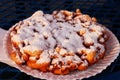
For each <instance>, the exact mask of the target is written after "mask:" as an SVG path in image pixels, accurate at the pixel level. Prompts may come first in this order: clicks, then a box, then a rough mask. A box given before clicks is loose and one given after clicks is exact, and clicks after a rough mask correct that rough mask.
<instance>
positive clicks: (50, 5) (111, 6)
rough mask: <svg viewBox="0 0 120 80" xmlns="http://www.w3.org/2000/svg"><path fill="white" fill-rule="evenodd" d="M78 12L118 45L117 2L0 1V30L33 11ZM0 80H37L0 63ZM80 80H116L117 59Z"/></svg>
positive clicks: (118, 73)
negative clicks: (113, 37) (93, 19)
mask: <svg viewBox="0 0 120 80" xmlns="http://www.w3.org/2000/svg"><path fill="white" fill-rule="evenodd" d="M77 8H79V9H81V11H82V12H83V13H85V14H89V15H90V16H94V17H96V18H97V20H98V22H99V23H101V24H103V25H105V26H106V27H107V28H109V29H110V30H111V31H112V32H113V33H114V34H115V35H116V36H117V38H118V40H119V41H120V0H0V27H1V28H3V29H5V30H8V29H9V28H10V27H11V26H12V25H14V24H15V23H16V22H18V21H20V20H23V19H25V18H27V17H29V16H31V15H32V14H33V13H34V12H35V11H37V10H43V11H44V12H45V13H52V11H54V10H61V9H67V10H70V11H75V9H77ZM0 80H39V79H37V78H34V77H32V76H29V75H26V74H25V73H22V72H20V71H19V70H18V69H15V68H12V67H10V66H8V65H6V64H4V63H0ZM83 80H120V56H118V58H117V59H116V60H115V62H113V63H112V64H111V65H110V66H109V67H108V68H107V69H106V70H104V71H103V72H102V73H100V74H97V75H96V76H93V77H90V78H88V79H83Z"/></svg>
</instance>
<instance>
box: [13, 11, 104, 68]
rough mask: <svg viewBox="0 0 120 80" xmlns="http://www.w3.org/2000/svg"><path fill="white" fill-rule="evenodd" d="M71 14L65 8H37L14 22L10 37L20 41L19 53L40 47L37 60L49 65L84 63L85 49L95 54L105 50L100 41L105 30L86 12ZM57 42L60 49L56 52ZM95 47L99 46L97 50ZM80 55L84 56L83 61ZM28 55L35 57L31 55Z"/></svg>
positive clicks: (102, 39) (102, 40)
mask: <svg viewBox="0 0 120 80" xmlns="http://www.w3.org/2000/svg"><path fill="white" fill-rule="evenodd" d="M73 16H74V15H73V12H67V11H64V10H61V11H59V12H58V13H57V12H54V13H53V15H50V14H44V13H43V12H42V11H37V12H35V13H34V14H33V15H32V16H31V17H29V18H27V19H25V20H23V21H21V22H19V23H20V24H18V25H19V26H17V25H15V26H17V27H15V28H14V29H13V32H11V40H12V41H13V42H16V43H19V44H18V48H19V49H20V52H21V53H24V51H30V52H32V54H34V51H39V50H42V51H43V52H39V59H38V60H37V63H44V62H51V65H54V64H58V65H59V67H60V64H59V62H62V63H64V65H62V66H64V67H65V66H68V65H67V62H68V61H70V60H71V61H73V62H74V63H75V64H76V65H77V64H78V63H81V62H82V63H84V64H82V65H88V64H89V63H88V62H87V58H86V55H84V53H85V52H86V53H90V52H92V51H94V52H95V51H96V55H99V54H101V53H104V52H105V47H104V45H103V43H100V42H104V41H105V40H104V37H103V36H104V32H105V30H104V28H102V27H101V25H98V24H96V23H95V22H93V21H92V19H91V18H90V17H89V16H88V15H80V14H79V15H78V16H74V17H73ZM99 38H100V40H99ZM58 46H59V47H60V51H58V52H56V51H55V48H56V47H58ZM98 47H99V48H100V50H99V51H98V52H97V48H98ZM69 52H72V53H73V54H72V55H70V54H69ZM51 56H56V57H55V58H53V57H51ZM97 57H98V56H97ZM97 57H95V59H96V58H97ZM83 58H84V59H86V60H84V61H83V60H82V59H83ZM30 59H35V58H34V57H32V56H31V55H30ZM53 68H54V67H53Z"/></svg>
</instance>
